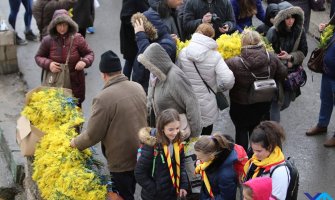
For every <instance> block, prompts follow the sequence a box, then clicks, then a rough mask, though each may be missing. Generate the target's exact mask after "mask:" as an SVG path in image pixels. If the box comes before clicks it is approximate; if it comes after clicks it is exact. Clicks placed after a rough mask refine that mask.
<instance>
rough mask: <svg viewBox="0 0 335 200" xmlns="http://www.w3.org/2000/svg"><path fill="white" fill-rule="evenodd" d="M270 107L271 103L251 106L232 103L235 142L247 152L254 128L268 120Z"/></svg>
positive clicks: (230, 112)
mask: <svg viewBox="0 0 335 200" xmlns="http://www.w3.org/2000/svg"><path fill="white" fill-rule="evenodd" d="M270 105H271V102H265V103H255V104H249V105H243V104H238V103H234V102H231V105H230V110H229V114H230V118H231V119H232V121H233V123H234V125H235V130H236V135H235V142H236V144H239V145H241V146H243V147H244V149H245V151H247V150H248V146H249V137H250V136H251V134H252V131H253V130H254V128H255V127H256V126H257V125H258V124H259V123H260V122H261V121H262V120H268V119H266V115H267V114H268V113H269V110H270ZM241 113H243V114H241Z"/></svg>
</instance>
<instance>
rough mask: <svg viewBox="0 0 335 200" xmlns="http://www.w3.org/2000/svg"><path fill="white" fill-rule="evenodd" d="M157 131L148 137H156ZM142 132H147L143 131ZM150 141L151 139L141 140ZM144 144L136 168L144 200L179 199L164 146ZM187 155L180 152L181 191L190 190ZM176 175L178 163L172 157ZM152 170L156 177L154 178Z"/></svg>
mask: <svg viewBox="0 0 335 200" xmlns="http://www.w3.org/2000/svg"><path fill="white" fill-rule="evenodd" d="M154 130H155V129H152V130H151V131H150V132H151V134H152V135H153V136H150V133H149V132H147V133H146V137H148V138H149V137H155V131H154ZM141 131H145V130H144V129H142V130H141ZM140 140H141V141H142V142H143V141H149V140H150V139H148V140H147V139H144V140H142V139H141V136H140ZM152 145H153V144H148V143H147V144H144V145H143V146H142V148H141V155H140V157H139V158H138V161H137V164H136V167H135V178H136V181H137V183H138V184H139V185H140V186H141V187H142V192H141V197H142V199H143V200H158V199H159V200H175V199H177V194H176V190H175V188H174V187H173V185H172V180H171V178H170V171H169V168H168V165H167V161H166V157H165V155H164V150H163V147H162V144H157V143H156V144H155V145H154V146H152ZM155 147H157V149H158V152H159V153H158V155H157V157H156V161H155V166H153V164H154V162H153V160H154V148H155ZM184 160H185V155H184V149H182V150H181V151H180V189H185V190H186V189H187V188H188V181H187V174H186V169H185V162H184ZM171 161H172V166H173V170H174V175H175V176H176V174H177V172H176V162H175V159H174V156H172V157H171ZM152 170H154V175H153V176H152Z"/></svg>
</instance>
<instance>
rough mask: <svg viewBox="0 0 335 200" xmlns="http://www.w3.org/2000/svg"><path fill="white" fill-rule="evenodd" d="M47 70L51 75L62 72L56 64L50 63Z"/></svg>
mask: <svg viewBox="0 0 335 200" xmlns="http://www.w3.org/2000/svg"><path fill="white" fill-rule="evenodd" d="M49 69H50V71H51V72H52V73H58V72H61V71H62V68H61V66H60V64H59V63H58V62H51V63H50V65H49Z"/></svg>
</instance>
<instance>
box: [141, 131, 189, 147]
mask: <svg viewBox="0 0 335 200" xmlns="http://www.w3.org/2000/svg"><path fill="white" fill-rule="evenodd" d="M138 136H139V138H140V142H141V143H143V144H146V145H148V146H151V147H153V146H154V145H155V144H157V138H156V129H155V128H150V127H144V128H141V129H140V131H139V132H138ZM185 137H186V133H185V132H184V131H180V138H185Z"/></svg>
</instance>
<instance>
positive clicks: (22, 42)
mask: <svg viewBox="0 0 335 200" xmlns="http://www.w3.org/2000/svg"><path fill="white" fill-rule="evenodd" d="M16 44H17V45H26V44H28V42H27V41H26V40H24V39H22V38H20V37H19V36H18V35H17V34H16Z"/></svg>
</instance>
